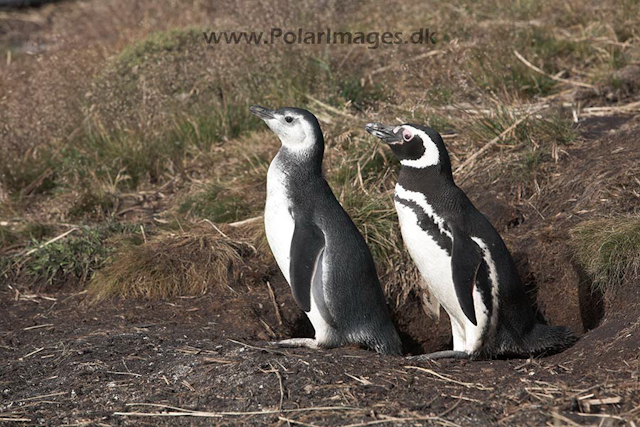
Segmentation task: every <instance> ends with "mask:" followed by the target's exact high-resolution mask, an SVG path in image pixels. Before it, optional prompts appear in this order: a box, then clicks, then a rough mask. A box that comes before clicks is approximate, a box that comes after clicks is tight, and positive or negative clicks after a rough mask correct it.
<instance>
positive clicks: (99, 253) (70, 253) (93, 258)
mask: <svg viewBox="0 0 640 427" xmlns="http://www.w3.org/2000/svg"><path fill="white" fill-rule="evenodd" d="M136 232H137V229H136V228H135V227H134V226H131V225H124V224H119V223H108V224H105V225H99V226H97V227H88V226H85V227H81V228H80V229H78V230H76V231H75V232H73V233H71V234H70V235H68V236H66V237H64V238H62V239H60V240H57V241H55V242H52V243H49V244H46V245H45V243H46V242H47V241H48V240H49V237H46V238H41V239H33V240H32V241H31V243H30V244H28V245H27V246H26V247H25V248H24V250H23V251H22V253H23V254H24V255H14V256H11V257H9V256H4V257H3V261H2V264H3V267H4V268H3V271H4V272H5V274H7V275H9V276H13V277H14V278H16V279H17V281H18V282H19V283H22V282H25V283H26V284H27V286H28V287H29V288H30V289H32V290H36V291H48V290H54V289H60V288H67V289H68V288H70V287H73V286H76V285H78V284H84V283H86V282H87V281H88V280H89V279H90V278H91V275H92V274H93V272H94V271H95V270H97V269H98V268H100V267H101V266H102V265H103V263H104V261H105V260H106V258H107V257H108V256H109V254H110V253H111V251H112V245H111V244H110V241H109V240H108V239H110V238H112V237H115V236H124V235H129V236H132V238H133V239H134V240H136V239H137V238H136V237H135V233H136ZM34 233H42V231H40V232H38V231H34ZM34 235H37V234H34ZM32 250H33V252H31V251H32ZM30 252H31V253H30Z"/></svg>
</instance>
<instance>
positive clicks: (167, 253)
mask: <svg viewBox="0 0 640 427" xmlns="http://www.w3.org/2000/svg"><path fill="white" fill-rule="evenodd" d="M212 231H213V230H211V229H200V230H198V229H192V230H189V231H187V232H184V233H182V234H180V235H175V234H162V235H159V236H157V237H155V238H154V239H153V240H151V241H149V242H148V243H146V244H143V245H125V246H123V247H122V248H121V249H120V250H119V251H118V252H117V253H116V254H115V255H114V256H113V257H112V258H111V261H110V263H109V264H108V265H107V266H106V267H105V268H103V269H102V270H100V271H99V272H98V273H97V274H96V275H95V276H94V278H93V280H92V281H91V283H90V284H89V286H88V290H89V292H90V293H91V294H93V295H94V296H95V297H96V298H97V299H102V298H107V297H114V296H119V297H123V298H129V297H143V298H169V297H175V296H180V295H202V294H204V293H206V292H207V291H209V290H212V289H221V288H227V287H231V286H234V285H235V284H236V283H238V282H239V281H240V280H242V279H244V280H246V279H247V277H246V275H248V274H250V273H251V267H249V265H250V264H251V262H255V260H256V250H255V249H254V248H253V246H252V245H250V244H248V243H245V242H242V241H234V240H231V239H229V238H226V237H224V236H221V235H218V234H216V233H215V232H213V233H212Z"/></svg>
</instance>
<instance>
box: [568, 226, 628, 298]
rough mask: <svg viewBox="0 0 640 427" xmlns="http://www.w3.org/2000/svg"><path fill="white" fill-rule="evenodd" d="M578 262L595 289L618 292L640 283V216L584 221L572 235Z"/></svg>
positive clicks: (603, 291) (604, 291)
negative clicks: (625, 287)
mask: <svg viewBox="0 0 640 427" xmlns="http://www.w3.org/2000/svg"><path fill="white" fill-rule="evenodd" d="M571 236H572V243H573V246H574V248H575V253H576V259H577V260H578V262H579V263H580V264H581V265H582V266H583V267H584V268H585V270H586V272H587V273H588V274H589V276H590V277H591V279H592V280H593V287H594V289H598V290H599V291H600V292H602V293H607V294H609V293H611V292H613V293H615V292H616V290H617V289H619V288H620V286H623V285H624V284H629V285H630V286H638V281H639V280H640V217H638V216H631V217H619V218H607V219H597V220H590V221H585V222H582V223H580V224H578V225H577V226H576V227H575V228H574V229H573V230H572V233H571Z"/></svg>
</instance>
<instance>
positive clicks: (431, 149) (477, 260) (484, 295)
mask: <svg viewBox="0 0 640 427" xmlns="http://www.w3.org/2000/svg"><path fill="white" fill-rule="evenodd" d="M365 129H366V130H367V131H368V132H369V133H371V134H372V135H374V136H376V137H378V138H380V139H381V140H382V141H383V142H385V143H386V144H388V145H389V147H390V148H391V150H392V152H393V153H394V155H395V156H396V157H397V158H398V160H399V161H400V165H401V168H400V173H399V175H398V181H397V184H396V187H395V195H394V204H395V207H396V210H397V212H398V220H399V222H400V230H401V234H402V239H403V241H404V243H405V246H406V247H407V250H408V252H409V254H410V255H411V258H412V259H413V261H414V262H415V264H416V265H417V267H418V270H419V271H420V275H421V276H422V278H423V280H424V282H423V286H426V287H427V289H428V291H429V292H430V294H431V295H433V296H434V297H435V298H436V299H437V300H438V302H439V303H440V305H441V306H442V307H443V308H444V309H445V310H446V312H447V314H448V315H449V318H450V320H451V328H452V335H453V350H452V351H441V352H436V353H431V354H426V355H420V356H418V357H417V359H442V358H467V359H488V358H496V357H523V356H524V357H528V356H534V355H542V354H550V353H556V352H559V351H561V350H563V349H565V348H567V347H569V346H571V345H572V344H573V343H574V342H575V341H576V338H575V336H574V335H573V334H572V333H571V332H570V331H569V329H568V328H566V327H563V326H548V325H546V324H542V323H539V321H538V320H537V318H536V311H535V310H534V308H533V304H532V302H531V301H530V300H529V297H528V295H527V294H526V292H525V288H524V286H523V284H522V282H521V280H520V277H519V275H518V272H517V271H516V266H515V263H514V261H513V258H512V257H511V254H510V253H509V250H508V249H507V246H506V245H505V243H504V241H503V240H502V238H501V237H500V235H499V234H498V232H497V231H496V229H495V228H494V227H493V226H492V225H491V223H490V222H489V220H488V219H487V218H486V217H485V216H484V215H483V214H481V213H480V212H479V211H478V210H477V209H476V208H475V206H474V205H473V204H472V203H471V201H470V200H469V199H468V197H467V195H466V194H465V193H464V192H463V191H462V190H461V189H460V188H458V187H457V186H456V184H455V182H454V180H453V173H452V171H451V161H450V159H449V154H448V152H447V149H446V148H445V145H444V142H443V141H442V137H441V136H440V135H439V134H438V133H437V132H436V131H435V130H433V129H431V128H428V127H425V126H421V125H416V124H403V125H400V126H386V125H383V124H381V123H369V124H367V125H366V126H365Z"/></svg>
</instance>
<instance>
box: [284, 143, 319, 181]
mask: <svg viewBox="0 0 640 427" xmlns="http://www.w3.org/2000/svg"><path fill="white" fill-rule="evenodd" d="M323 155H324V144H321V145H319V144H314V145H313V146H311V147H309V148H305V149H303V150H292V149H291V148H288V147H287V146H285V145H283V146H282V147H280V151H278V155H277V157H278V158H279V162H280V163H281V168H282V169H283V171H284V172H285V173H286V174H287V175H289V174H292V173H293V174H295V175H296V176H297V178H296V179H300V177H302V176H309V177H313V176H322V158H323Z"/></svg>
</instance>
